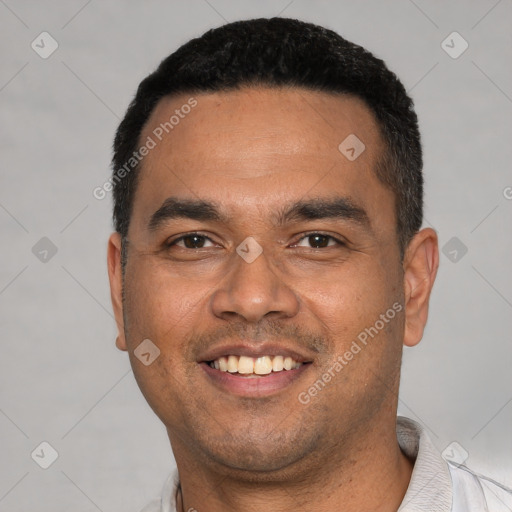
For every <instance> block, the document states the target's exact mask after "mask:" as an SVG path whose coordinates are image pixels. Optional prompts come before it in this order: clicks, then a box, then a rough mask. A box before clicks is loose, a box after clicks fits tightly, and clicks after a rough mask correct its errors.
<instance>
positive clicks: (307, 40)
mask: <svg viewBox="0 0 512 512" xmlns="http://www.w3.org/2000/svg"><path fill="white" fill-rule="evenodd" d="M247 86H249V87H251V86H252V87H254V86H267V87H298V88H303V89H307V90H312V91H323V92H327V93H340V94H348V95H352V96H355V97H358V98H360V99H361V100H363V101H364V103H365V104H366V105H367V106H368V107H369V109H370V110H371V112H372V113H373V115H374V116H375V118H376V121H377V125H378V127H379V130H380V133H381V136H382V139H383V141H384V143H385V150H384V151H383V152H382V154H381V155H380V158H379V163H378V165H377V169H376V170H375V171H376V175H377V177H378V178H379V179H380V180H381V182H383V183H384V184H385V185H387V186H388V187H389V188H390V189H391V190H392V191H393V192H394V196H395V212H396V217H397V226H396V227H397V238H398V244H399V247H400V254H401V257H403V255H404V250H405V247H406V246H407V244H408V242H409V241H410V239H411V238H412V236H413V235H414V234H415V233H416V232H417V231H418V230H419V229H420V227H421V224H422V218H423V175H422V166H423V162H422V149H421V141H420V133H419V129H418V119H417V116H416V113H415V111H414V105H413V101H412V100H411V98H410V97H409V96H408V95H407V93H406V91H405V88H404V86H403V85H402V83H401V82H400V81H399V79H398V78H397V76H396V75H395V74H394V73H393V72H392V71H390V70H389V69H388V68H387V66H386V64H385V63H384V61H382V60H381V59H379V58H377V57H375V56H374V55H373V54H371V53H370V52H368V51H367V50H365V49H364V48H363V47H361V46H359V45H357V44H354V43H352V42H350V41H347V40H346V39H344V38H343V37H341V36H340V35H339V34H337V33H336V32H334V31H332V30H329V29H326V28H324V27H321V26H318V25H314V24H311V23H306V22H303V21H300V20H295V19H289V18H270V19H267V18H260V19H253V20H244V21H237V22H234V23H229V24H226V25H223V26H221V27H218V28H215V29H212V30H209V31H207V32H206V33H205V34H203V35H202V36H201V37H198V38H196V39H192V40H190V41H189V42H187V43H186V44H184V45H183V46H181V47H180V48H179V49H178V50H176V51H175V52H174V53H172V54H171V55H169V56H168V57H167V58H166V59H164V60H163V61H162V62H161V63H160V65H159V66H158V68H157V69H156V71H154V72H153V73H151V74H150V75H149V76H147V77H146V78H145V79H144V80H143V81H142V82H141V83H140V85H139V87H138V90H137V93H136V95H135V98H134V99H133V101H132V102H131V103H130V105H129V107H128V110H127V112H126V115H125V117H124V119H123V120H122V121H121V123H120V125H119V128H118V129H117V133H116V136H115V140H114V146H113V149H114V156H113V160H112V168H113V175H112V178H111V180H112V184H113V196H114V212H113V218H114V227H115V229H116V231H118V232H119V233H120V234H121V236H122V238H123V239H124V240H126V236H127V233H128V227H129V223H130V217H131V212H132V206H133V200H134V196H135V190H136V187H137V177H138V174H139V171H140V164H134V165H133V169H132V170H131V172H126V163H127V162H128V161H130V159H131V158H132V157H133V154H134V152H136V151H137V149H138V147H139V144H140V136H141V132H142V130H143V127H144V125H145V124H146V122H147V120H148V118H149V116H150V114H151V113H152V111H153V110H154V108H155V106H156V104H157V103H158V102H159V100H160V99H162V98H163V97H166V96H170V95H176V94H179V93H190V94H193V93H201V92H203V93H204V92H206V93H208V92H217V91H229V90H235V89H240V88H242V87H247ZM340 142H341V141H340ZM132 161H133V160H132ZM122 168H124V169H125V172H123V173H122V176H123V177H122V179H120V178H119V175H120V174H118V171H119V170H120V169H122Z"/></svg>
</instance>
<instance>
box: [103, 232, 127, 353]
mask: <svg viewBox="0 0 512 512" xmlns="http://www.w3.org/2000/svg"><path fill="white" fill-rule="evenodd" d="M107 266H108V279H109V281H110V297H111V299H112V308H113V309H114V317H115V319H116V324H117V331H118V333H119V334H118V336H117V338H116V347H117V348H118V349H119V350H127V347H126V339H125V335H124V320H123V299H122V297H123V279H122V277H123V276H122V273H121V235H120V234H119V233H112V234H111V235H110V238H109V239H108V249H107Z"/></svg>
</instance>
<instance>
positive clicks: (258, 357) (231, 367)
mask: <svg viewBox="0 0 512 512" xmlns="http://www.w3.org/2000/svg"><path fill="white" fill-rule="evenodd" d="M239 352H240V351H239ZM242 352H246V353H245V354H240V353H238V354H224V355H220V356H214V357H210V358H208V359H206V360H203V361H200V366H201V368H202V369H203V371H204V373H205V374H206V376H207V379H208V380H209V381H210V383H211V384H213V385H214V386H215V387H217V388H218V389H220V390H222V391H224V392H227V393H229V394H233V395H237V396H243V397H263V396H269V395H273V394H277V393H279V392H282V391H284V390H285V389H287V388H289V387H290V386H291V384H292V383H294V382H295V381H297V379H299V378H300V377H301V376H302V375H304V373H305V372H306V371H307V369H308V368H309V367H310V366H311V364H312V362H313V361H312V360H308V359H306V358H304V357H302V356H300V355H298V354H292V353H281V354H276V353H274V354H272V353H269V354H264V353H261V352H260V353H258V354H253V355H250V354H249V353H248V352H249V351H248V350H242ZM258 352H259V351H258Z"/></svg>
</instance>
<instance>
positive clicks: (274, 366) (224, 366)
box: [207, 355, 308, 377]
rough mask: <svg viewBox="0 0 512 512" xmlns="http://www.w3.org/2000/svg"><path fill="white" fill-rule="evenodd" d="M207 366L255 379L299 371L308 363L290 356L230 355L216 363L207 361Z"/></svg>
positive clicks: (216, 360)
mask: <svg viewBox="0 0 512 512" xmlns="http://www.w3.org/2000/svg"><path fill="white" fill-rule="evenodd" d="M207 364H208V365H209V366H210V368H214V369H215V370H220V371H221V372H228V373H231V374H238V375H240V376H247V377H251V376H253V377H254V376H263V375H270V374H271V373H277V372H283V371H290V370H297V369H298V368H300V367H301V365H303V364H308V363H301V362H299V361H296V360H295V359H293V358H292V357H290V356H286V357H284V356H261V357H257V358H254V357H248V356H235V355H230V356H223V357H219V358H218V359H215V360H214V361H207Z"/></svg>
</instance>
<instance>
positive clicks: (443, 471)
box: [108, 18, 510, 512]
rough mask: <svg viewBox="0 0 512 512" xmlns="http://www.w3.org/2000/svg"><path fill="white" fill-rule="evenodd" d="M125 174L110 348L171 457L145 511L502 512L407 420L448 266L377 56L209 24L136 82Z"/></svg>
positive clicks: (123, 148)
mask: <svg viewBox="0 0 512 512" xmlns="http://www.w3.org/2000/svg"><path fill="white" fill-rule="evenodd" d="M113 169H114V173H113V176H112V184H113V186H114V201H115V204H114V222H115V227H116V232H115V233H114V234H113V235H112V236H111V238H110V241H109V247H108V267H109V276H110V285H111V291H112V301H113V307H114V312H115V316H116V322H117V325H118V330H119V336H118V338H117V341H116V344H117V347H118V348H120V349H121V350H127V351H128V352H129V356H130V360H131V364H132V367H133V371H134V375H135V377H136V379H137V382H138V384H139V386H140V389H141V391H142V393H143V394H144V396H145V398H146V399H147V401H148V403H149V404H150V406H151V407H152V408H153V410H154V411H155V413H156V414H157V415H158V417H159V418H160V419H161V420H162V422H163V423H164V425H165V427H166V429H167V432H168V435H169V439H170V442H171V446H172V449H173V453H174V456H175V459H176V464H177V472H176V473H173V474H172V475H171V476H170V478H169V479H168V481H167V483H166V484H165V487H164V491H163V495H162V497H161V499H160V500H157V502H155V503H153V504H150V505H148V507H147V508H146V509H145V510H146V511H166V512H168V511H174V510H176V511H194V510H195V511H199V512H202V511H208V512H216V511H246V510H251V511H255V512H256V511H263V510H265V511H266V510H269V509H271V510H279V511H297V510H300V511H311V510H321V511H326V512H328V511H339V510H343V511H345V512H349V511H358V512H363V511H382V512H391V511H396V510H398V509H400V510H411V511H412V510H414V511H429V512H430V511H457V512H461V511H465V512H468V511H479V512H480V511H483V510H487V506H488V505H487V503H488V502H489V503H491V500H492V499H494V497H495V496H496V495H498V496H499V500H495V501H497V503H498V504H501V505H500V506H502V507H506V506H507V503H508V502H507V501H505V500H507V499H508V500H510V494H507V492H506V491H504V490H503V489H502V488H501V487H500V486H499V485H497V484H494V483H491V482H490V481H488V480H485V479H484V478H483V477H482V478H479V477H477V476H476V475H474V474H473V473H471V472H470V471H469V470H468V469H467V468H466V467H462V466H461V467H457V466H455V465H449V464H447V463H446V462H445V461H444V460H443V459H442V458H441V456H440V455H439V453H438V452H437V451H436V450H435V449H434V447H433V445H432V443H431V442H430V440H429V438H428V436H427V434H426V433H425V431H424V430H423V428H422V427H421V426H420V425H418V424H417V423H415V422H413V421H412V420H409V419H407V418H398V420H397V417H396V412H397V401H398V390H399V377H400V364H401V356H402V346H403V345H404V344H405V345H407V346H413V345H415V344H417V343H418V342H419V341H420V339H421V337H422V334H423V329H424V327H425V323H426V320H427V314H428V302H429V297H430V292H431V290H432V286H433V284H434V280H435V277H436V272H437V268H438V263H439V258H438V242H437V236H436V233H435V231H433V230H432V229H430V228H425V229H421V223H422V206H423V200H422V195H423V190H422V188H423V178H422V152H421V144H420V136H419V131H418V125H417V118H416V114H415V113H414V110H413V104H412V101H411V99H410V98H409V97H408V96H407V95H406V93H405V90H404V88H403V86H402V84H401V83H400V82H399V81H398V79H397V78H396V76H395V75H394V74H393V73H392V72H391V71H389V70H388V69H387V68H386V66H385V64H384V63H383V62H382V61H381V60H379V59H377V58H375V57H374V56H373V55H371V54H370V53H368V52H367V51H366V50H364V49H363V48H361V47H359V46H357V45H354V44H352V43H350V42H348V41H346V40H344V39H343V38H341V37H340V36H339V35H337V34H335V33H334V32H332V31H329V30H326V29H324V28H322V27H318V26H314V25H311V24H307V23H303V22H300V21H297V20H290V19H283V18H274V19H270V20H267V19H260V20H250V21H243V22H237V23H232V24H229V25H225V26H223V27H220V28H218V29H215V30H212V31H209V32H207V33H206V34H204V35H203V36H202V37H200V38H198V39H194V40H192V41H190V42H188V43H187V44H185V45H184V46H182V47H181V48H179V49H178V50H177V51H176V52H175V53H174V54H172V55H171V56H169V57H168V58H167V59H165V60H164V61H163V62H162V63H161V65H160V66H159V68H158V69H157V71H155V72H154V73H153V74H151V75H150V76H148V77H147V78H146V79H145V80H144V81H143V82H142V83H141V84H140V86H139V89H138V92H137V95H136V97H135V99H134V100H133V102H132V103H131V105H130V107H129V109H128V111H127V113H126V116H125V118H124V119H123V121H122V122H121V124H120V126H119V129H118V131H117V135H116V138H115V143H114V159H113ZM500 493H501V494H500ZM493 510H501V509H499V508H495V509H493ZM503 510H508V509H507V508H503Z"/></svg>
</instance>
